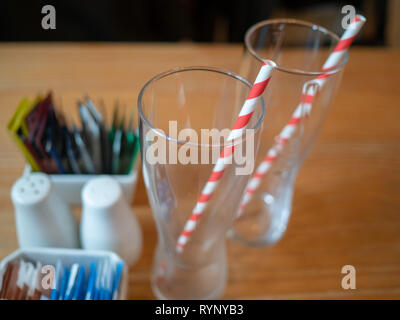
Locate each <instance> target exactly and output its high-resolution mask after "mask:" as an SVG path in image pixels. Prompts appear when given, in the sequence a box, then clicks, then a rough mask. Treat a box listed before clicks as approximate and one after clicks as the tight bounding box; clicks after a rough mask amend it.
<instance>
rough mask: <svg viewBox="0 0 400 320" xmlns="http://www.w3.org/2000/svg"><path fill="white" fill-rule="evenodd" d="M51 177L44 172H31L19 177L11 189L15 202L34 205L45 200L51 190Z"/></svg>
mask: <svg viewBox="0 0 400 320" xmlns="http://www.w3.org/2000/svg"><path fill="white" fill-rule="evenodd" d="M51 188H52V184H51V181H50V178H49V177H48V176H47V175H46V174H44V173H40V172H37V173H31V174H29V175H26V176H23V177H21V178H19V179H18V180H17V181H16V182H15V183H14V185H13V187H12V189H11V198H12V200H13V202H14V203H15V204H17V205H18V204H21V205H33V204H36V203H40V202H41V201H43V200H44V199H45V198H46V197H47V196H48V195H49V194H50V192H51Z"/></svg>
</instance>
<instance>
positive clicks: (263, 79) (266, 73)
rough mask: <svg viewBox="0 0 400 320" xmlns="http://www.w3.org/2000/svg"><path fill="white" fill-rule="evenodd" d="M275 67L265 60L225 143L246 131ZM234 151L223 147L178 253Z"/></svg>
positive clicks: (178, 244) (180, 240)
mask: <svg viewBox="0 0 400 320" xmlns="http://www.w3.org/2000/svg"><path fill="white" fill-rule="evenodd" d="M274 67H275V63H274V62H272V61H269V60H266V61H265V62H264V63H263V65H262V67H261V69H260V71H259V73H258V75H257V78H256V81H255V82H254V84H253V86H252V88H251V90H250V93H249V95H248V97H247V99H246V101H245V102H244V104H243V106H242V109H241V110H240V113H239V115H238V117H237V119H236V122H235V125H234V126H233V128H232V130H231V132H230V134H229V136H228V139H227V142H228V143H229V142H231V141H233V140H235V139H237V138H239V137H241V136H242V135H243V132H244V130H245V129H246V126H247V124H248V123H249V121H250V118H251V116H252V115H253V112H254V108H255V106H256V104H257V102H258V100H259V98H260V96H261V95H262V94H263V92H264V90H265V88H266V86H267V84H268V82H269V80H270V79H271V73H272V71H273V69H274ZM233 151H234V145H233V144H232V145H231V146H229V147H224V149H223V150H222V152H221V154H220V156H219V158H218V160H217V162H216V164H215V166H214V168H213V171H212V173H211V175H210V177H209V178H208V181H207V183H206V185H205V187H204V188H203V190H202V192H201V195H200V197H199V198H198V200H197V204H196V206H195V207H194V209H193V211H192V214H191V215H190V217H189V219H188V220H187V222H186V224H185V226H184V228H183V231H182V233H181V235H180V236H179V238H178V243H177V245H176V249H177V251H178V252H181V251H182V250H183V248H184V246H185V245H186V243H187V242H188V240H189V238H190V236H191V235H192V233H193V231H194V230H195V228H196V225H197V223H198V222H199V220H200V218H201V217H202V215H203V212H204V210H205V208H206V207H207V204H208V201H209V200H210V199H211V197H212V195H213V193H214V190H215V188H216V187H217V185H218V183H219V181H220V180H221V178H222V175H223V173H224V170H225V167H226V166H227V164H228V163H229V162H230V159H231V156H232V153H233Z"/></svg>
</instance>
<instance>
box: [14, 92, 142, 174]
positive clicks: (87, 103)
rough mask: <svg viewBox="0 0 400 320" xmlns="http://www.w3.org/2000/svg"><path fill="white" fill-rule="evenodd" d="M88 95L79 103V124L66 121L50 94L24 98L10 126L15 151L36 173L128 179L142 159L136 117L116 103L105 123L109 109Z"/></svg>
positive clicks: (69, 116)
mask: <svg viewBox="0 0 400 320" xmlns="http://www.w3.org/2000/svg"><path fill="white" fill-rule="evenodd" d="M99 106H100V108H98V107H97V106H96V104H95V103H94V102H93V101H92V100H91V99H90V98H89V97H88V96H87V95H86V96H85V97H84V99H83V100H80V101H78V102H77V106H76V109H74V108H69V109H68V110H72V111H73V112H75V113H76V116H77V117H76V118H78V119H79V121H77V122H74V121H73V120H72V117H71V115H70V114H68V118H67V117H66V116H65V114H64V112H63V109H62V108H61V106H60V105H56V104H55V103H54V101H53V97H52V94H51V93H48V94H47V95H46V96H45V97H42V96H38V97H36V98H35V99H34V100H33V101H30V100H29V99H27V98H24V99H23V100H22V101H21V102H20V103H19V105H18V107H17V109H16V110H15V113H14V115H13V116H12V118H11V119H10V121H9V123H8V126H7V128H8V131H9V132H10V134H11V136H12V138H13V140H14V142H15V143H16V145H17V147H18V148H19V149H20V150H21V152H22V154H23V155H24V156H25V158H26V161H27V162H28V163H29V165H30V166H31V167H32V170H33V171H41V172H44V173H47V174H129V173H130V172H131V170H132V168H133V166H134V164H135V162H136V160H137V159H138V150H139V138H138V130H137V127H136V126H135V125H134V121H133V118H134V117H133V115H134V114H133V112H132V113H131V114H130V115H129V122H128V121H125V119H128V115H125V113H126V112H125V110H126V108H125V107H124V108H122V106H121V105H120V104H119V103H118V101H117V102H116V103H115V105H114V109H113V111H112V114H113V116H112V121H111V123H107V121H106V119H107V116H106V108H105V107H104V104H103V103H102V101H101V103H100V105H99Z"/></svg>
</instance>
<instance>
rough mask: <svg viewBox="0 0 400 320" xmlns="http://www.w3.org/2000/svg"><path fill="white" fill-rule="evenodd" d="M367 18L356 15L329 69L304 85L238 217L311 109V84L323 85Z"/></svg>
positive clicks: (313, 91)
mask: <svg viewBox="0 0 400 320" xmlns="http://www.w3.org/2000/svg"><path fill="white" fill-rule="evenodd" d="M365 21H366V19H365V18H364V17H363V16H361V15H356V16H355V17H354V19H353V21H352V22H351V23H350V25H349V26H348V28H347V29H346V31H345V32H344V33H343V35H342V37H341V38H340V41H339V42H338V43H337V45H336V47H335V49H334V50H333V52H332V53H331V54H330V55H329V57H328V59H327V60H326V61H325V63H324V65H323V67H322V70H323V71H327V72H325V73H323V74H321V75H319V76H318V77H317V78H316V79H314V80H311V81H308V82H306V83H305V85H304V86H303V93H302V97H301V102H300V104H299V105H298V106H297V108H296V110H295V111H294V113H293V114H292V117H291V119H290V121H289V122H288V123H287V124H286V126H285V127H284V128H283V129H282V131H281V132H280V133H279V135H278V136H277V141H276V143H275V145H274V146H272V147H271V149H269V150H268V152H267V155H266V157H265V158H264V160H263V161H262V162H261V164H260V165H259V166H258V167H257V169H256V171H255V173H254V175H253V177H252V178H251V179H250V181H249V183H248V184H247V187H246V191H245V194H244V196H243V199H242V202H241V204H240V207H239V211H238V217H239V216H240V215H241V214H242V213H243V210H244V208H245V206H246V205H247V204H248V203H249V201H250V200H251V198H252V196H253V194H254V192H255V191H256V189H257V188H258V186H259V185H260V183H261V179H262V178H263V177H264V175H265V174H266V173H267V172H268V170H269V169H270V168H271V165H272V163H273V162H274V161H275V160H276V159H277V158H278V156H279V152H280V151H281V149H282V147H283V145H284V144H285V143H286V142H287V141H288V140H289V139H290V138H291V137H292V135H293V134H294V133H295V131H296V129H297V128H298V126H299V123H300V121H301V119H302V118H303V114H304V113H309V112H310V111H311V107H312V102H313V99H314V97H315V95H316V93H317V90H316V86H312V85H311V86H310V84H312V83H313V82H314V83H315V84H317V85H318V87H322V86H323V85H324V84H325V82H326V79H327V78H328V77H329V75H330V73H329V70H330V69H332V68H334V67H335V66H337V64H338V63H339V62H340V60H341V59H342V58H343V56H344V55H345V53H346V51H347V50H348V48H349V47H350V45H351V44H352V42H353V40H354V39H355V37H356V36H357V34H358V32H359V31H360V30H361V28H362V26H363V25H364V23H365Z"/></svg>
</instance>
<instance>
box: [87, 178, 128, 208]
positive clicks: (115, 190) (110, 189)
mask: <svg viewBox="0 0 400 320" xmlns="http://www.w3.org/2000/svg"><path fill="white" fill-rule="evenodd" d="M121 197H122V190H121V186H120V185H119V183H118V182H117V181H116V180H115V179H113V178H111V177H109V176H102V177H98V178H94V179H92V180H90V181H89V182H88V183H86V184H85V186H84V187H83V190H82V203H83V204H84V205H89V206H91V207H94V208H108V207H110V206H113V205H114V204H115V203H116V202H117V201H119V200H120V199H121Z"/></svg>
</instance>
